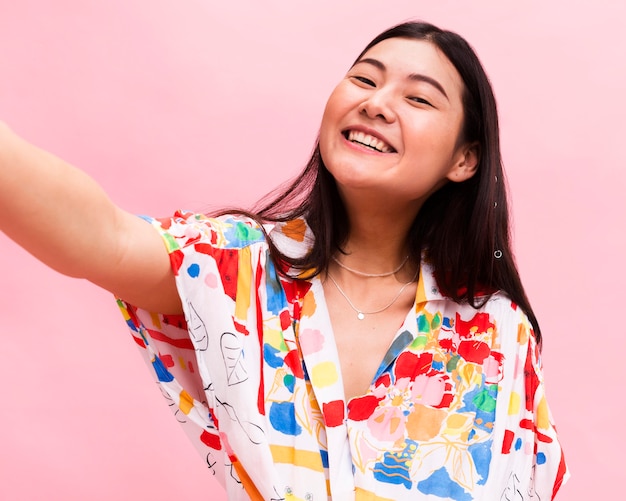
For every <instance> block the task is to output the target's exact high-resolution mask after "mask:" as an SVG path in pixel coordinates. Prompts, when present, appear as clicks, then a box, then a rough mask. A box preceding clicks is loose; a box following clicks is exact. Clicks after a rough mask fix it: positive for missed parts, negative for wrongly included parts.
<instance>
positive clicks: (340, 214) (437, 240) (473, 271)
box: [248, 22, 541, 342]
mask: <svg viewBox="0 0 626 501" xmlns="http://www.w3.org/2000/svg"><path fill="white" fill-rule="evenodd" d="M398 37H400V38H408V39H414V40H426V41H428V42H430V43H432V44H434V45H435V46H437V47H438V48H439V50H441V52H443V53H444V54H445V55H446V57H447V58H448V59H449V60H450V62H451V63H452V64H453V65H454V67H455V68H456V69H457V71H458V72H459V74H460V76H461V78H462V80H463V82H464V84H465V89H464V94H463V96H462V97H463V108H464V123H463V127H462V130H461V137H459V144H461V143H464V142H476V143H478V144H479V152H480V160H479V164H478V168H477V170H476V173H475V175H474V176H472V177H471V178H470V179H468V180H466V181H464V182H460V183H457V182H449V183H447V184H445V185H444V186H443V187H442V188H441V189H439V190H438V191H436V192H435V193H434V194H432V195H431V196H430V197H429V198H428V200H426V202H425V203H424V205H423V206H422V208H421V209H420V211H419V213H418V215H417V217H416V218H415V220H414V222H413V225H412V227H411V229H410V231H409V234H408V246H409V250H410V252H411V254H412V256H413V257H414V259H416V260H419V259H420V256H421V255H422V253H425V255H426V258H427V259H428V260H429V262H430V263H432V265H433V267H434V270H435V278H436V280H437V283H438V286H439V288H440V290H441V292H442V293H443V294H445V295H446V296H448V297H450V298H451V299H453V300H454V301H457V302H464V301H467V302H469V303H470V304H471V305H472V306H474V307H479V306H480V305H482V304H484V302H485V301H486V300H487V299H488V298H489V294H490V293H492V292H494V291H497V290H502V291H504V292H506V293H507V295H508V296H509V297H510V298H511V300H512V301H513V302H514V303H516V304H517V305H518V306H519V307H521V308H522V309H523V310H524V312H525V313H526V314H527V315H528V317H529V319H530V321H531V323H532V325H533V327H534V332H535V336H536V338H537V341H538V342H540V341H541V332H540V329H539V325H538V323H537V319H536V317H535V314H534V312H533V310H532V308H531V306H530V302H529V301H528V298H527V296H526V293H525V291H524V288H523V286H522V283H521V280H520V277H519V273H518V271H517V267H516V265H515V260H514V256H513V253H512V251H511V242H510V233H509V232H510V230H509V211H508V203H507V192H506V186H505V179H504V172H503V168H502V158H501V154H500V133H499V126H498V113H497V107H496V101H495V98H494V95H493V91H492V88H491V84H490V82H489V79H488V77H487V75H486V73H485V71H484V69H483V67H482V65H481V63H480V61H479V60H478V57H477V56H476V54H475V52H474V50H473V49H472V48H471V46H470V45H469V44H468V43H467V42H466V41H465V40H464V39H463V38H462V37H461V36H459V35H457V34H456V33H453V32H451V31H445V30H442V29H439V28H437V27H436V26H434V25H432V24H428V23H423V22H407V23H402V24H399V25H397V26H394V27H392V28H390V29H388V30H386V31H384V32H383V33H381V34H380V35H378V36H377V37H376V38H374V39H373V40H372V41H371V42H370V43H369V44H368V45H367V46H366V47H365V49H364V50H363V52H362V53H361V54H360V55H359V57H358V58H357V59H356V61H358V60H359V59H360V58H361V57H362V56H363V54H365V53H366V52H367V51H368V50H369V49H371V48H372V47H373V46H374V45H376V44H378V43H380V42H382V41H383V40H387V39H389V38H398ZM248 215H251V216H252V217H254V218H255V219H257V220H262V221H274V222H281V221H289V220H292V219H295V218H298V217H304V218H305V219H306V221H307V223H308V225H309V226H310V228H311V230H312V232H313V234H314V236H315V241H314V243H313V247H312V249H311V251H310V253H309V254H308V255H306V256H305V257H304V258H300V259H293V258H290V257H289V256H285V255H283V254H281V253H280V251H279V250H278V249H277V248H275V247H274V246H273V245H272V243H271V242H270V251H271V253H272V256H273V258H274V259H275V261H276V262H281V261H282V262H286V263H288V264H289V265H291V266H293V267H296V268H298V269H301V270H313V271H312V274H313V275H315V274H318V273H321V272H323V271H325V270H326V269H327V267H328V264H329V261H330V259H331V256H332V255H333V254H335V253H336V252H338V251H339V252H340V251H341V246H342V245H343V244H344V243H345V242H346V239H347V237H348V234H349V231H350V227H349V221H348V217H347V214H346V210H345V207H344V205H343V202H342V201H341V198H340V196H339V192H338V190H337V186H336V184H335V180H334V178H333V177H332V175H331V174H330V173H329V171H328V170H327V169H326V167H325V165H324V161H323V159H322V157H321V154H320V148H319V139H318V141H317V142H316V144H315V148H314V150H313V154H312V155H311V158H310V160H309V162H308V164H307V166H306V168H305V169H304V170H303V171H302V173H301V174H300V175H299V176H298V177H297V178H296V179H295V180H294V181H293V182H291V183H290V184H289V185H287V186H283V187H282V188H280V189H279V190H278V191H276V192H274V193H273V194H270V196H269V197H266V198H265V199H263V200H262V201H261V202H260V203H259V204H258V206H257V208H256V210H254V211H253V212H252V213H248Z"/></svg>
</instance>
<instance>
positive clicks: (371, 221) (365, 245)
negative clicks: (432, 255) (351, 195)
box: [337, 200, 418, 273]
mask: <svg viewBox="0 0 626 501" xmlns="http://www.w3.org/2000/svg"><path fill="white" fill-rule="evenodd" d="M344 203H345V202H344ZM346 211H347V213H348V218H349V221H350V234H349V235H348V239H347V241H346V242H345V244H344V245H343V249H344V251H345V252H346V255H345V256H344V255H339V256H337V257H338V259H340V260H341V261H342V262H343V263H344V264H347V265H349V266H350V267H352V268H355V269H358V270H359V271H362V272H365V273H386V272H389V271H391V270H393V269H394V268H396V267H397V266H398V265H400V264H401V263H402V261H403V260H404V259H405V258H406V256H407V254H408V248H407V237H408V233H409V229H410V227H411V225H412V223H413V220H414V219H415V216H416V215H417V212H418V209H416V208H415V207H405V206H403V207H401V208H400V207H395V208H394V207H392V206H391V204H389V203H387V204H386V205H385V204H375V203H371V200H365V201H363V202H361V203H357V202H355V201H354V200H352V201H351V202H350V203H346ZM411 261H414V260H412V259H410V260H409V262H411ZM413 264H417V263H413ZM408 268H410V269H413V267H412V266H409V267H408Z"/></svg>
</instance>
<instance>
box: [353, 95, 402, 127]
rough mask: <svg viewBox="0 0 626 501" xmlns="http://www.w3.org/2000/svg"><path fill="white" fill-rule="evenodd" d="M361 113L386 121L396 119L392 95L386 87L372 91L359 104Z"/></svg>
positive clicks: (390, 121)
mask: <svg viewBox="0 0 626 501" xmlns="http://www.w3.org/2000/svg"><path fill="white" fill-rule="evenodd" d="M361 113H363V114H364V115H366V116H368V117H369V118H371V119H372V120H374V119H382V120H384V121H385V122H387V123H392V122H393V121H394V120H395V119H396V115H395V112H394V111H393V106H392V96H391V95H390V93H389V92H388V91H387V90H386V89H377V90H376V91H373V92H372V93H371V94H370V95H369V96H368V98H367V99H366V100H365V101H363V103H362V104H361Z"/></svg>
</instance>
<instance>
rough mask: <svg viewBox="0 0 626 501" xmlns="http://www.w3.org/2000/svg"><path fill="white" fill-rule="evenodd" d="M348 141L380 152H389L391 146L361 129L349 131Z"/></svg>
mask: <svg viewBox="0 0 626 501" xmlns="http://www.w3.org/2000/svg"><path fill="white" fill-rule="evenodd" d="M348 141H352V142H355V143H360V144H363V145H365V146H369V147H370V148H372V149H375V150H377V151H380V152H382V153H389V152H390V151H391V147H390V146H389V145H388V144H387V143H385V142H384V141H381V140H380V139H378V138H376V137H374V136H370V135H369V134H365V133H364V132H361V131H353V130H351V131H349V132H348Z"/></svg>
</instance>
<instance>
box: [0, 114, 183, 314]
mask: <svg viewBox="0 0 626 501" xmlns="http://www.w3.org/2000/svg"><path fill="white" fill-rule="evenodd" d="M0 229H1V230H2V231H3V232H4V233H6V234H7V235H8V236H9V237H10V238H12V239H13V240H15V241H16V242H17V243H18V244H19V245H21V246H22V247H24V248H25V249H26V250H27V251H29V252H30V253H31V254H33V255H34V256H35V257H37V258H38V259H40V260H41V261H43V262H44V263H46V264H47V265H49V266H51V267H52V268H54V269H56V270H57V271H59V272H61V273H63V274H65V275H69V276H72V277H80V278H85V279H87V280H89V281H91V282H93V283H94V284H96V285H99V286H101V287H103V288H104V289H107V290H109V291H111V292H113V293H114V294H116V295H117V296H119V297H122V298H123V299H125V300H126V301H129V302H131V303H133V304H135V305H137V306H140V307H142V308H146V309H148V310H150V311H158V312H162V313H178V312H180V311H181V305H180V300H179V298H178V294H177V292H176V285H175V283H174V276H173V273H172V271H171V268H170V263H169V258H168V255H167V252H166V250H165V246H164V244H163V242H162V241H161V237H160V236H159V235H158V233H157V232H156V231H155V230H154V229H153V228H152V227H151V226H150V225H149V224H147V223H146V222H145V221H143V220H141V219H140V218H138V217H136V216H134V215H132V214H129V213H128V212H125V211H123V210H122V209H120V208H119V207H117V206H116V205H115V204H113V203H112V202H111V200H110V199H109V197H108V196H107V195H106V193H105V192H104V191H103V190H102V189H101V188H100V186H98V184H97V183H96V182H95V181H94V180H93V179H91V178H90V177H89V176H87V175H86V174H85V173H83V172H82V171H80V170H78V169H76V168H74V167H72V166H71V165H69V164H67V163H66V162H64V161H62V160H60V159H59V158H57V157H55V156H54V155H51V154H50V153H47V152H45V151H43V150H41V149H39V148H37V147H35V146H33V145H31V144H29V143H28V142H26V141H24V140H23V139H21V138H20V137H19V136H17V135H16V134H15V133H13V132H12V131H11V130H10V129H9V127H7V126H6V125H5V124H2V123H0Z"/></svg>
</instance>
